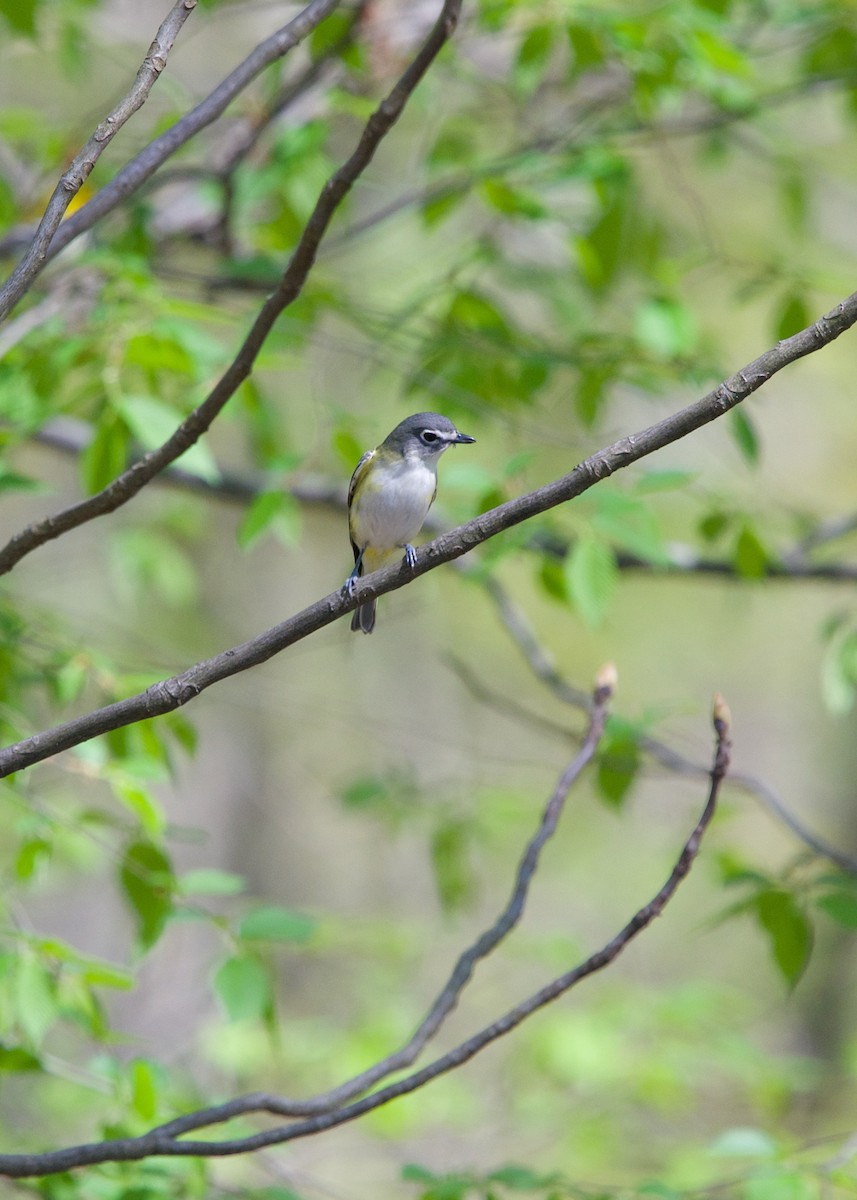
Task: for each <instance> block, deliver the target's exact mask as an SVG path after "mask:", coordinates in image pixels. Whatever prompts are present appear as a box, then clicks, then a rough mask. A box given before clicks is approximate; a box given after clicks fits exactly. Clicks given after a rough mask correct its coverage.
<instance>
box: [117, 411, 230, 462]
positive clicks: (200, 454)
mask: <svg viewBox="0 0 857 1200" xmlns="http://www.w3.org/2000/svg"><path fill="white" fill-rule="evenodd" d="M117 408H118V411H119V412H120V413H121V415H122V417H123V418H124V420H125V423H126V424H127V426H128V428H129V429H130V430H131V432H132V433H133V435H134V437H135V438H136V439H137V441H138V442H139V443H140V445H141V446H142V447H143V449H144V450H156V449H157V448H158V447H159V446H161V445H163V444H164V442H166V441H168V440H169V439H170V438H171V437H172V435H173V434H174V433H175V431H176V429H177V428H178V426H179V425H180V424H181V422H182V414H181V413H179V412H176V410H175V409H174V408H171V407H170V406H169V405H168V404H164V402H163V401H162V400H157V399H155V397H154V396H147V395H126V396H123V397H122V400H121V401H120V403H119V404H118V405H117ZM176 463H177V465H178V466H180V467H181V468H182V470H184V471H190V473H191V474H192V475H197V476H199V478H200V479H204V480H206V482H208V483H216V482H217V481H218V480H219V479H220V471H219V470H218V467H217V463H216V462H215V461H214V458H213V457H212V454H211V451H210V450H209V449H208V446H207V445H206V444H205V442H202V441H196V442H194V443H193V445H192V446H190V447H189V448H188V449H187V450H185V452H184V453H183V454H182V455H181V456H180V457H179V458H178V459H177V460H176Z"/></svg>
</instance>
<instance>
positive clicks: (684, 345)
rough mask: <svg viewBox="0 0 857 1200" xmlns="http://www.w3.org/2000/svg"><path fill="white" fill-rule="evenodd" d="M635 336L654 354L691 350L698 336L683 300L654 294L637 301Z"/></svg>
mask: <svg viewBox="0 0 857 1200" xmlns="http://www.w3.org/2000/svg"><path fill="white" fill-rule="evenodd" d="M634 336H635V337H636V339H637V341H638V342H639V344H640V345H641V346H643V347H644V348H645V349H646V350H648V351H649V352H650V353H651V354H653V355H655V356H656V357H657V358H675V357H677V356H679V355H686V354H690V353H691V351H692V350H693V349H694V347H695V345H696V340H697V329H696V321H695V320H694V318H693V314H692V313H691V311H690V309H688V308H687V307H686V306H685V305H684V304H680V303H679V302H678V301H677V300H670V299H666V298H663V297H660V298H658V297H655V298H653V299H650V300H644V301H643V302H642V304H639V305H637V308H636V310H635V312H634Z"/></svg>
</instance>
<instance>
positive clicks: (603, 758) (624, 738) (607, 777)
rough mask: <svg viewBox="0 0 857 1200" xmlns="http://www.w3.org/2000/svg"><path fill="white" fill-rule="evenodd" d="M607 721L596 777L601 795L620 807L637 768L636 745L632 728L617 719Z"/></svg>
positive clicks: (639, 763) (638, 760)
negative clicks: (611, 721)
mask: <svg viewBox="0 0 857 1200" xmlns="http://www.w3.org/2000/svg"><path fill="white" fill-rule="evenodd" d="M611 724H612V725H613V728H612V729H611V726H610V725H608V729H607V736H606V737H605V738H604V740H603V741H602V744H601V749H600V752H599V755H598V768H597V773H596V781H597V785H598V790H599V792H600V793H601V795H602V797H603V798H604V799H605V800H606V801H607V802H608V803H609V804H611V805H612V806H613V807H614V808H621V806H622V805H623V804H624V802H625V800H626V799H627V797H628V793H629V792H630V790H631V788H632V787H633V786H634V780H635V779H636V778H637V775H638V774H639V771H640V766H641V761H642V760H641V756H640V747H639V744H638V741H637V738H636V737H635V735H634V732H633V731H632V730H630V729H627V728H624V727H623V726H622V725H621V724H619V722H613V723H611Z"/></svg>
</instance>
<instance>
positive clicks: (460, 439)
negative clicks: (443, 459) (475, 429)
mask: <svg viewBox="0 0 857 1200" xmlns="http://www.w3.org/2000/svg"><path fill="white" fill-rule="evenodd" d="M475 441H476V438H472V437H471V436H470V434H469V433H458V432H456V434H455V437H454V438H453V439H452V442H453V445H455V446H467V445H469V444H470V443H471V442H475Z"/></svg>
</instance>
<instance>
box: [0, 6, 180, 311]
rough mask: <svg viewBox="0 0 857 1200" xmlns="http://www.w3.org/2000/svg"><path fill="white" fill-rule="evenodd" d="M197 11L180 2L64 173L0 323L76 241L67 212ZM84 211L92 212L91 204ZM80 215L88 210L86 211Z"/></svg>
mask: <svg viewBox="0 0 857 1200" xmlns="http://www.w3.org/2000/svg"><path fill="white" fill-rule="evenodd" d="M195 8H196V0H177V2H176V3H175V4H174V5H173V7H172V8H171V9H170V11H169V12H168V13H167V15H166V17H165V18H164V20H163V21H162V23H161V26H160V28H159V29H158V32H157V33H156V34H155V39H154V41H153V42H152V44H151V46H150V47H149V49H148V51H147V53H146V57H145V58H144V59H143V62H142V64H141V66H140V69H139V71H138V72H137V77H136V78H135V80H134V83H133V86H132V87H131V89H130V91H129V92H128V94H127V95H126V96H125V97H123V99H122V100H120V102H119V104H117V106H116V107H115V108H114V109H113V111H112V112H111V113H109V114H108V115H107V116H106V117H105V118H104V120H103V121H102V122H101V123H100V124H99V125H98V127H97V128H96V129H95V132H94V133H93V134H92V136H91V137H90V139H89V141H88V142H87V143H86V145H85V146H84V147H83V149H82V150H81V151H80V153H79V154H77V155H76V156H75V158H74V159H73V160H72V162H71V165H70V166H69V167H68V170H66V171H65V172H64V173H63V175H62V177H61V178H60V181H59V183H58V184H57V185H56V187H55V188H54V190H53V194H52V195H51V198H50V200H49V201H48V205H47V208H46V209H45V212H44V215H43V217H42V219H41V221H40V222H39V226H38V228H37V230H36V233H35V235H34V237H33V240H32V242H31V243H30V245H29V247H28V248H27V251H26V253H25V254H24V256H23V258H22V259H21V261H20V262H19V263H18V265H17V267H16V268H15V270H14V271H13V272H12V274H11V275H10V277H9V279H8V280H7V282H6V284H5V285H4V286H3V288H2V289H0V321H2V320H3V318H4V317H6V316H7V315H8V314H9V313H10V312H11V310H12V309H13V308H14V307H15V305H16V304H17V303H18V301H19V300H20V299H21V297H22V296H23V294H24V293H25V292H26V291H27V289H28V288H29V286H30V284H31V283H32V282H33V280H34V279H35V277H36V276H37V275H38V274H39V272H40V271H41V269H42V267H43V266H44V265H45V263H46V262H47V261H48V259H49V258H51V257H53V255H54V254H55V253H57V249H58V243H60V242H61V243H62V245H67V244H68V242H69V241H71V238H70V237H68V236H65V238H57V237H56V233H57V230H58V229H59V225H60V221H62V219H63V215H64V214H65V211H66V209H67V208H68V206H69V204H70V203H71V201H72V200H73V199H74V197H75V196H76V195H77V193H78V192H79V191H80V189H81V188H82V187H83V185H84V183H85V182H86V180H87V179H88V178H89V176H90V173H91V172H92V168H93V167H94V166H95V164H96V163H97V162H98V159H99V158H100V157H101V154H102V152H103V151H104V150H105V149H106V148H107V146H108V145H109V144H110V142H112V141H113V138H114V137H115V136H116V134H117V133H118V132H119V130H120V129H121V128H122V126H123V125H124V124H125V122H126V121H128V120H129V118H131V117H132V116H133V115H134V113H135V112H137V111H138V110H139V109H140V108H141V107H142V106H143V105H144V104H145V102H146V100H147V99H148V97H149V93H150V92H151V90H152V88H153V87H154V85H155V82H156V80H157V79H158V77H159V76H160V74H161V72H162V71H163V69H164V67H165V66H166V65H167V57H168V56H169V53H170V51H171V50H172V48H173V44H174V43H175V40H176V38H177V37H178V35H179V31H180V30H181V27H182V26H183V25H184V23H185V21H186V20H187V19H188V17H189V16H190V14H191V13H192V12H193V10H194V9H195ZM90 203H92V201H90ZM84 207H85V208H88V207H89V205H85V206H84ZM80 211H81V212H83V211H84V209H81V210H80ZM69 223H70V222H69ZM87 228H88V226H87Z"/></svg>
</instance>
